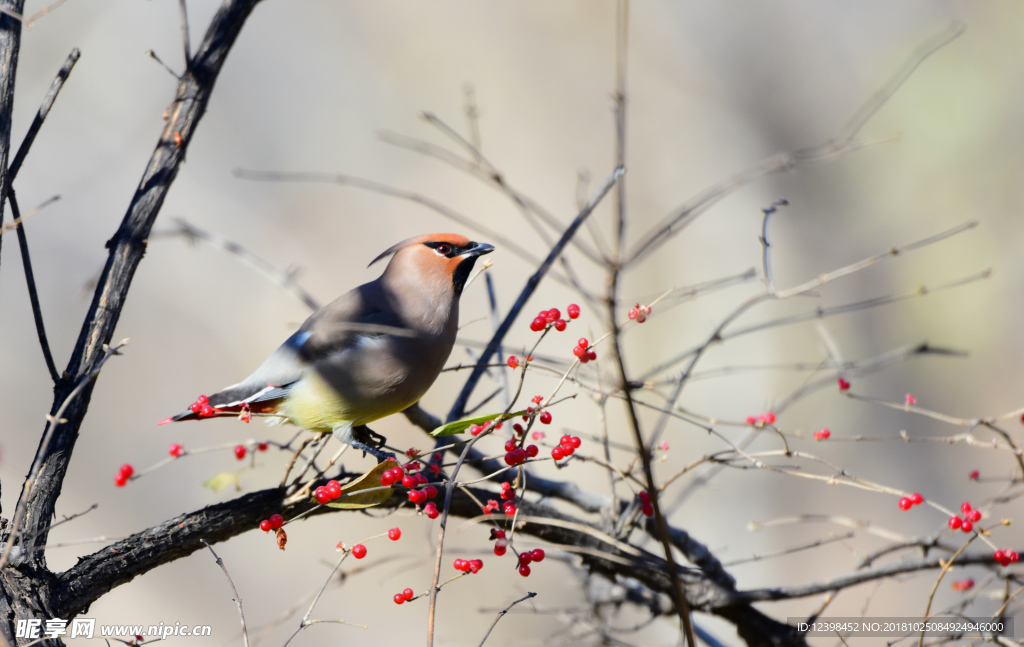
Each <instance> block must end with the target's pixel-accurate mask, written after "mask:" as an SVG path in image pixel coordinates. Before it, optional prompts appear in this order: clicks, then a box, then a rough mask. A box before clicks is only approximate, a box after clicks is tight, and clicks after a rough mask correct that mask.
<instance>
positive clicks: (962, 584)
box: [952, 578, 974, 593]
mask: <svg viewBox="0 0 1024 647" xmlns="http://www.w3.org/2000/svg"><path fill="white" fill-rule="evenodd" d="M952 586H953V590H954V591H959V592H960V593H963V592H964V591H970V590H971V589H973V588H974V580H973V579H971V578H967V579H966V580H957V581H956V582H953V584H952Z"/></svg>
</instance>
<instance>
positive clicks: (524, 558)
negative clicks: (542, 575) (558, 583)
mask: <svg viewBox="0 0 1024 647" xmlns="http://www.w3.org/2000/svg"><path fill="white" fill-rule="evenodd" d="M543 561H544V549H542V548H534V549H533V550H526V551H523V552H521V553H519V574H520V575H522V576H523V577H530V564H531V563H533V562H537V563H540V562H543Z"/></svg>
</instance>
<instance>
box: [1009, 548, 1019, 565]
mask: <svg viewBox="0 0 1024 647" xmlns="http://www.w3.org/2000/svg"><path fill="white" fill-rule="evenodd" d="M1006 557H1007V559H1009V560H1010V561H1011V562H1016V561H1017V560H1018V559H1020V556H1019V555H1018V554H1017V551H1015V550H1008V551H1006Z"/></svg>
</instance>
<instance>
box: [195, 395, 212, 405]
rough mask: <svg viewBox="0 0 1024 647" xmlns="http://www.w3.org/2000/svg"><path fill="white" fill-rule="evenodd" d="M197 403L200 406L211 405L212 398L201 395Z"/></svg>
mask: <svg viewBox="0 0 1024 647" xmlns="http://www.w3.org/2000/svg"><path fill="white" fill-rule="evenodd" d="M196 402H198V403H199V404H209V403H210V398H208V397H206V396H205V395H201V396H199V397H198V398H196Z"/></svg>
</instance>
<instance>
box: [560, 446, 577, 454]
mask: <svg viewBox="0 0 1024 647" xmlns="http://www.w3.org/2000/svg"><path fill="white" fill-rule="evenodd" d="M575 451H576V448H575V447H573V446H572V445H562V453H564V454H565V455H566V456H572V455H573V452H575Z"/></svg>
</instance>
